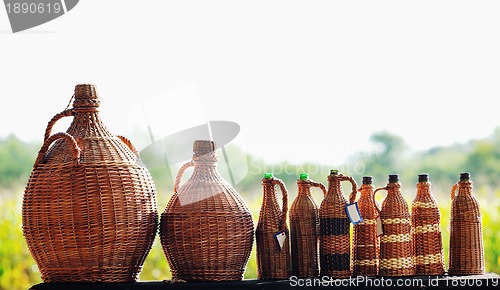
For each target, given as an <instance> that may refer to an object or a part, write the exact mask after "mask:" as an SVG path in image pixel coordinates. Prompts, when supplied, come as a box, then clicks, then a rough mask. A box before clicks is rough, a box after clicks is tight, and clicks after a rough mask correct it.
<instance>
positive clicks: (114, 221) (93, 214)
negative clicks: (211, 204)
mask: <svg viewBox="0 0 500 290" xmlns="http://www.w3.org/2000/svg"><path fill="white" fill-rule="evenodd" d="M99 104H100V102H99V98H98V95H97V91H96V88H95V87H94V86H93V85H77V86H76V87H75V94H74V102H73V108H72V109H69V110H66V111H64V112H62V113H59V114H57V115H56V116H55V117H54V118H53V119H52V120H51V121H50V122H49V124H48V126H47V130H46V132H45V140H44V143H43V146H42V148H41V149H40V152H39V153H38V157H37V159H36V161H35V164H34V166H33V172H32V173H31V176H30V179H29V181H28V184H27V186H26V190H25V194H24V200H23V210H22V217H23V233H24V236H25V238H26V242H27V243H28V248H29V249H30V251H31V253H32V255H33V258H34V259H35V261H36V262H37V264H38V267H39V269H40V272H41V274H42V279H43V281H45V282H97V281H100V282H127V281H135V280H137V278H138V275H139V272H140V271H141V269H142V265H143V263H144V260H145V258H146V255H147V254H148V252H149V250H150V249H151V245H152V243H153V240H154V237H155V234H156V231H157V226H158V209H157V205H156V193H155V187H154V183H153V180H152V179H151V176H150V174H149V172H148V170H147V169H146V168H144V167H142V166H140V165H138V163H137V161H138V153H137V151H136V150H135V148H134V147H133V146H132V144H131V143H130V141H129V140H128V139H126V138H124V137H121V136H114V135H112V134H111V133H110V132H109V131H108V130H107V129H106V127H105V126H104V124H103V123H102V121H101V119H100V117H99V113H98V108H99ZM66 116H73V122H72V123H71V125H70V127H69V128H68V130H67V132H66V133H56V134H54V135H51V130H52V126H53V125H54V124H55V123H56V122H57V120H59V119H60V118H62V117H66ZM51 144H52V146H50V145H51Z"/></svg>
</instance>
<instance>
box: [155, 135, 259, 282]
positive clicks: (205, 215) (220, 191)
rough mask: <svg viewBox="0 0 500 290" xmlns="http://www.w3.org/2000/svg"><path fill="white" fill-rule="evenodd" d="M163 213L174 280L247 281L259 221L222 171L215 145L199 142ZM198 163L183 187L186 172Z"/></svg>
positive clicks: (163, 233)
mask: <svg viewBox="0 0 500 290" xmlns="http://www.w3.org/2000/svg"><path fill="white" fill-rule="evenodd" d="M193 148H194V152H195V153H194V155H193V160H192V161H190V162H188V163H186V164H184V165H183V166H182V167H181V168H180V169H179V172H178V174H177V178H176V180H175V185H174V195H173V196H172V198H171V199H170V201H169V203H168V205H167V208H166V209H165V211H164V212H163V214H162V216H161V222H160V238H161V244H162V246H163V250H164V252H165V255H166V256H167V260H168V262H169V264H170V270H171V271H172V276H173V279H180V280H187V281H194V280H198V281H230V280H241V279H242V278H243V272H244V271H245V266H246V263H247V261H248V257H249V256H250V251H251V250H252V244H253V231H254V228H253V221H252V216H251V214H250V211H249V210H248V208H247V206H246V204H245V202H244V201H243V199H242V198H241V196H240V195H239V194H238V193H237V192H236V191H235V190H234V188H233V187H232V186H231V185H230V184H229V183H227V182H226V181H225V180H224V179H223V178H222V177H221V176H220V174H219V172H218V170H217V155H216V154H215V151H214V148H215V145H214V144H213V142H211V141H202V140H198V141H195V143H194V147H193ZM192 166H194V171H193V174H192V176H191V178H189V180H188V181H186V183H185V184H184V185H182V186H181V187H179V184H180V181H181V178H182V175H183V173H184V171H185V170H186V169H187V168H189V167H192Z"/></svg>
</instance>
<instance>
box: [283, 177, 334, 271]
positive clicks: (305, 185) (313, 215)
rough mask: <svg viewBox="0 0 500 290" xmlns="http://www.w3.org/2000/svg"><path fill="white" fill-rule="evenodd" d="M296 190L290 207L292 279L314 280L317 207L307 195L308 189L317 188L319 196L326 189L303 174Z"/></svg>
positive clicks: (317, 234)
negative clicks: (294, 277)
mask: <svg viewBox="0 0 500 290" xmlns="http://www.w3.org/2000/svg"><path fill="white" fill-rule="evenodd" d="M297 186H298V189H299V193H298V195H297V197H296V198H295V200H294V201H293V203H292V206H291V207H290V237H291V240H290V241H291V245H292V275H294V276H297V277H300V278H305V277H316V276H318V275H319V264H318V262H319V255H318V254H319V251H318V250H319V249H318V248H319V247H318V246H319V240H318V238H319V206H318V203H317V202H316V200H315V199H314V197H313V196H312V195H311V187H319V188H320V189H321V190H322V191H323V195H326V188H325V186H324V185H323V184H322V183H319V182H314V181H312V180H310V179H309V176H308V175H307V174H305V173H302V174H300V177H299V180H297Z"/></svg>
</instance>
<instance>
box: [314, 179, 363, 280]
mask: <svg viewBox="0 0 500 290" xmlns="http://www.w3.org/2000/svg"><path fill="white" fill-rule="evenodd" d="M342 181H349V182H351V185H352V192H354V193H356V191H357V184H356V181H354V179H353V178H352V177H349V176H344V175H342V174H339V173H338V172H337V171H335V170H332V173H331V174H330V175H329V176H328V192H327V194H326V196H325V198H324V199H323V201H322V202H321V206H320V208H319V227H320V237H319V250H320V256H319V257H320V269H321V276H330V277H334V278H346V277H349V276H351V254H350V253H351V243H350V239H351V237H350V221H349V218H348V216H347V213H346V205H347V200H346V199H345V197H344V196H343V194H342V185H341V182H342Z"/></svg>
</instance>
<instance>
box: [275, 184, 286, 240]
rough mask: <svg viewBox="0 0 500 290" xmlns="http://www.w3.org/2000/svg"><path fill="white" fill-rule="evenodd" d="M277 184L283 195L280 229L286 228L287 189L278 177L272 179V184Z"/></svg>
mask: <svg viewBox="0 0 500 290" xmlns="http://www.w3.org/2000/svg"><path fill="white" fill-rule="evenodd" d="M276 184H277V185H279V187H280V189H281V195H282V196H283V200H282V205H281V220H280V225H279V227H280V230H282V231H284V230H286V216H287V214H288V191H287V190H286V187H285V184H283V181H282V180H281V179H279V178H274V179H273V185H276Z"/></svg>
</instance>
